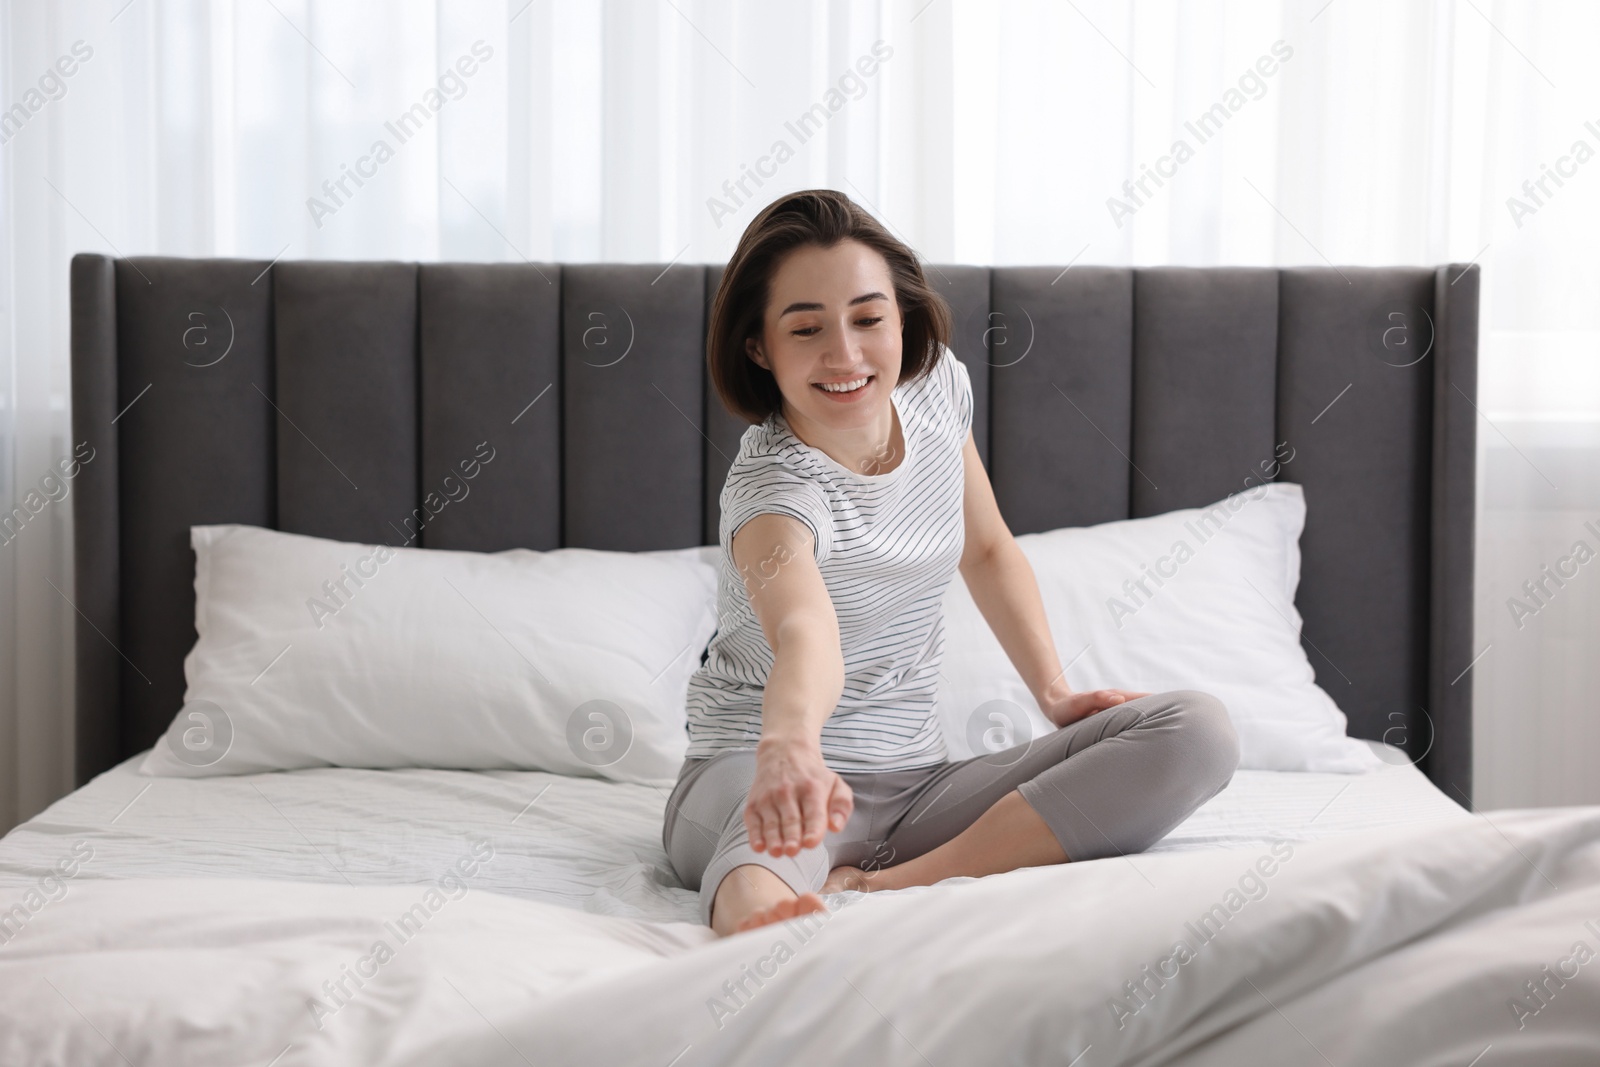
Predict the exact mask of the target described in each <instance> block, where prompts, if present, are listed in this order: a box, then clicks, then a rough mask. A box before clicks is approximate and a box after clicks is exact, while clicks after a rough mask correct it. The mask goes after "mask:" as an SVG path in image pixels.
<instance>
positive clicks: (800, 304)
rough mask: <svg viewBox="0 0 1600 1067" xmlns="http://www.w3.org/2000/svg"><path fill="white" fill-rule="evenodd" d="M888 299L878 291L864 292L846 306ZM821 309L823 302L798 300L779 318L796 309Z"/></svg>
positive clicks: (779, 316) (784, 310)
mask: <svg viewBox="0 0 1600 1067" xmlns="http://www.w3.org/2000/svg"><path fill="white" fill-rule="evenodd" d="M887 299H889V298H888V297H886V296H884V295H883V294H882V293H877V292H873V293H862V294H861V295H860V296H858V297H856V298H855V299H854V300H852V301H850V303H849V304H848V305H846V306H847V307H855V306H856V305H857V304H865V303H869V302H870V301H873V300H887ZM821 310H822V305H821V304H818V303H815V302H804V301H796V302H794V303H793V304H790V305H789V306H788V307H786V308H784V309H783V310H782V311H780V312H778V318H780V319H781V318H783V317H784V316H785V315H788V314H789V313H791V312H795V311H821Z"/></svg>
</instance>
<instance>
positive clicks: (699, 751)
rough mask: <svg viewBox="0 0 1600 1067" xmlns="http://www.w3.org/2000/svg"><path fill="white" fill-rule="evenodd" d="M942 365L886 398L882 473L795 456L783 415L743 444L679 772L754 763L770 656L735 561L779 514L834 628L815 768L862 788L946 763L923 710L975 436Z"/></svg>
mask: <svg viewBox="0 0 1600 1067" xmlns="http://www.w3.org/2000/svg"><path fill="white" fill-rule="evenodd" d="M939 356H940V358H939V359H938V360H937V361H935V363H934V366H933V368H932V370H931V371H930V372H929V373H927V374H925V375H924V376H923V377H921V378H920V379H918V380H916V381H912V382H902V383H900V384H899V385H896V386H895V388H894V390H893V392H892V393H891V398H892V401H893V403H894V406H895V410H896V411H898V412H899V415H900V426H901V433H902V435H903V437H904V438H905V455H904V456H903V457H901V460H900V464H899V465H898V466H897V467H895V468H894V469H893V470H890V471H889V472H888V473H885V474H861V473H856V472H854V471H851V470H849V469H848V468H846V467H844V466H843V465H841V464H839V463H837V462H835V461H834V460H833V459H832V458H831V457H829V456H828V455H827V453H825V452H823V451H821V450H820V449H816V448H812V447H811V446H810V445H807V444H805V443H804V442H802V441H801V440H800V439H799V438H798V437H796V436H795V435H794V433H793V431H791V430H790V429H789V426H788V423H787V422H786V421H785V420H784V418H783V416H782V415H776V414H775V415H772V416H771V417H769V418H768V419H767V420H766V421H765V422H762V423H760V424H758V425H754V426H751V427H750V428H749V429H747V430H746V431H745V433H744V437H743V439H742V440H741V441H740V443H739V454H738V456H736V457H735V458H734V461H733V465H732V467H731V468H730V469H729V471H728V480H727V483H726V484H725V485H724V486H723V489H722V498H721V499H722V523H721V530H720V539H721V544H722V556H721V567H720V572H719V576H718V581H717V631H716V633H715V634H714V635H713V637H712V638H711V644H710V647H709V648H708V649H707V652H706V656H705V660H704V662H703V663H702V664H701V666H700V668H699V670H697V671H696V672H695V674H694V675H693V677H691V678H690V680H689V689H688V729H689V747H688V753H687V754H688V755H689V756H690V757H698V756H711V755H714V754H716V753H718V752H721V751H723V750H724V749H730V748H752V747H754V746H755V744H756V742H757V741H759V740H760V739H761V698H762V690H763V689H764V687H765V685H766V681H767V676H768V673H769V672H770V671H771V669H772V662H773V654H772V648H771V647H770V646H769V645H768V644H767V638H766V634H765V633H764V632H763V631H762V629H761V621H760V619H758V618H757V617H756V615H755V612H754V611H753V610H752V608H751V606H750V598H749V595H748V594H747V592H746V591H745V585H744V581H743V580H742V579H741V577H740V575H739V571H738V568H737V565H736V564H735V563H734V560H733V548H732V545H733V536H734V534H735V533H737V532H738V530H739V528H740V527H741V526H743V525H744V523H745V522H747V521H748V520H749V519H751V518H753V517H755V516H756V515H760V514H763V513H767V512H776V513H778V514H783V515H789V516H792V517H794V518H796V519H799V520H800V521H801V522H803V523H805V524H806V526H808V527H809V528H810V529H811V535H812V538H813V540H814V542H815V555H816V560H817V564H818V569H819V570H820V571H821V573H822V579H823V581H824V582H825V583H826V584H827V587H828V593H829V595H830V596H831V597H832V599H833V608H834V614H835V615H836V616H837V617H838V620H839V644H840V649H841V651H842V652H843V654H844V673H845V679H844V691H843V693H842V695H841V696H840V698H839V704H838V706H837V707H836V708H835V709H834V711H833V713H832V715H830V716H829V718H828V721H827V722H826V723H825V724H824V725H823V727H822V755H823V759H824V761H825V762H826V763H827V765H828V766H829V767H830V768H832V769H833V770H835V771H854V772H860V771H892V770H904V769H909V768H913V767H926V766H931V765H934V764H939V763H943V762H945V761H946V759H947V758H948V750H947V749H946V748H945V741H944V735H943V733H941V732H940V729H939V720H938V717H937V716H936V714H935V711H934V703H935V697H936V692H937V689H938V684H937V683H938V678H939V665H940V663H941V662H942V660H943V656H944V615H943V611H942V607H943V599H944V593H945V589H946V587H947V586H948V585H949V584H950V581H951V579H952V578H954V576H955V574H956V570H957V566H958V564H959V563H960V561H961V552H962V548H963V545H964V541H965V528H964V524H963V512H962V495H963V492H962V491H963V488H964V485H965V480H964V466H963V461H962V447H963V446H964V445H965V443H966V440H967V430H968V428H969V427H970V426H971V425H972V383H971V380H970V379H969V378H968V377H967V369H966V367H965V366H964V365H962V363H961V362H960V361H959V360H957V359H956V357H955V355H954V353H952V352H951V351H950V350H949V349H948V348H942V349H941V350H940V354H939ZM774 565H775V566H776V565H781V564H780V563H777V562H776V561H775V563H774ZM758 571H759V569H758ZM767 573H768V574H769V575H770V573H771V572H770V570H768V571H767ZM760 576H761V575H760V573H759V572H758V573H756V574H754V575H753V576H752V580H755V581H759V580H760Z"/></svg>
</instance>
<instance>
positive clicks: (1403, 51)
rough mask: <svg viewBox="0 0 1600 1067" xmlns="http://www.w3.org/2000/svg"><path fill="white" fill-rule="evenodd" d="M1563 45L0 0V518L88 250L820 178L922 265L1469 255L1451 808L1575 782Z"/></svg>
mask: <svg viewBox="0 0 1600 1067" xmlns="http://www.w3.org/2000/svg"><path fill="white" fill-rule="evenodd" d="M1596 39H1600V9H1597V8H1596V7H1595V5H1593V4H1590V3H1588V2H1586V0H1567V2H1550V3H1542V4H1537V5H1534V4H1522V3H1513V2H1509V0H1409V2H1404V3H1401V2H1396V0H1331V2H1325V0H1305V2H1281V3H1268V2H1258V3H1249V2H1217V3H1185V4H1181V5H1180V4H1179V3H1178V2H1177V0H1167V2H1159V3H1154V2H1149V3H1147V2H1137V3H1132V4H1129V3H1125V2H1120V0H1074V2H1073V3H1061V2H1057V0H1038V2H1025V0H1010V2H1002V3H990V2H980V0H879V2H874V3H869V2H855V3H852V2H847V0H817V2H815V3H812V4H799V3H793V4H782V5H777V4H765V3H758V2H756V0H609V2H604V3H601V2H598V0H596V2H592V3H563V2H557V0H532V2H531V3H530V2H529V0H450V2H448V3H446V2H444V0H437V2H428V0H408V2H399V3H396V2H392V0H382V2H378V0H371V2H355V0H337V2H336V0H216V2H210V3H208V2H204V0H57V2H46V0H0V85H3V91H0V107H4V108H6V109H8V110H7V111H6V113H5V116H6V117H5V120H4V121H5V124H4V125H3V138H4V143H3V147H0V190H3V193H4V196H3V204H4V207H3V211H0V501H3V502H5V503H6V505H7V507H8V508H10V507H16V506H21V505H23V504H24V502H25V501H26V500H28V499H29V498H28V493H29V491H30V490H31V489H34V488H37V487H39V486H40V484H41V479H43V478H45V477H47V476H48V475H49V474H50V472H51V471H52V470H53V469H56V465H57V463H58V461H60V460H62V459H63V458H64V457H67V456H68V455H69V454H70V453H71V451H72V445H73V442H72V441H71V438H70V423H69V395H70V394H69V381H68V359H67V352H68V348H67V342H68V314H67V313H68V304H67V266H68V261H69V259H70V257H71V255H72V253H74V252H76V251H80V250H98V251H104V252H108V253H112V254H119V255H135V254H158V253H159V254H169V255H191V256H202V255H218V256H252V257H261V258H264V259H273V258H276V257H280V256H281V257H285V258H308V257H343V258H363V259H367V258H401V259H459V260H520V259H523V258H527V259H534V260H563V261H582V260H633V261H651V262H667V261H669V260H676V261H679V262H716V261H720V260H722V259H725V258H726V256H727V254H728V252H729V250H730V249H731V247H732V245H733V242H734V241H735V240H736V238H737V236H738V233H739V232H740V230H741V229H742V227H743V225H744V224H745V223H746V222H748V221H749V219H750V218H751V216H752V214H753V213H754V211H755V210H756V209H758V208H759V206H760V205H761V204H763V203H765V202H767V201H768V200H770V199H771V198H772V197H773V196H775V195H777V194H778V193H781V192H783V191H785V190H790V189H796V188H805V187H811V186H819V185H827V186H833V187H835V188H839V189H841V190H843V191H845V192H847V193H849V194H850V195H852V196H854V197H856V198H857V199H858V200H860V201H862V202H863V203H864V204H866V205H867V206H868V207H869V208H871V209H872V210H873V211H874V212H876V213H877V214H878V215H879V216H880V217H881V218H882V219H883V220H884V221H886V222H887V223H888V224H889V225H890V226H891V227H893V228H894V229H895V230H896V231H898V232H899V233H900V234H901V235H902V236H903V237H905V239H907V240H908V241H909V242H910V243H911V244H913V245H914V246H915V247H916V248H918V249H919V250H920V251H921V252H922V253H923V254H924V255H925V256H926V257H927V258H928V259H930V260H932V261H935V262H947V261H960V262H974V263H993V264H1021V263H1046V264H1061V265H1065V264H1067V263H1069V262H1077V263H1084V264H1088V263H1104V264H1136V265H1145V264H1156V263H1180V264H1196V265H1203V264H1220V263H1229V264H1302V263H1303V264H1320V263H1327V262H1332V263H1337V264H1397V263H1404V264H1436V263H1441V262H1444V261H1447V260H1460V261H1467V260H1474V261H1476V262H1478V263H1480V264H1482V266H1483V269H1484V288H1483V314H1482V330H1483V334H1482V359H1483V364H1482V381H1481V392H1480V396H1479V397H1478V398H1477V403H1478V406H1479V407H1480V408H1481V409H1482V412H1483V419H1482V420H1481V421H1480V424H1479V438H1480V441H1481V450H1482V455H1481V463H1480V470H1481V478H1480V497H1479V500H1480V505H1479V506H1480V511H1479V561H1480V562H1479V595H1478V601H1479V604H1478V613H1477V615H1478V617H1477V641H1476V647H1477V649H1479V650H1484V651H1483V655H1482V658H1481V659H1480V660H1478V662H1477V664H1476V666H1475V667H1474V668H1473V669H1472V671H1471V672H1470V674H1469V675H1468V677H1466V678H1463V679H1462V682H1461V684H1472V685H1474V686H1475V690H1476V695H1477V703H1478V709H1479V711H1478V720H1479V722H1478V730H1479V732H1478V752H1479V755H1478V768H1477V769H1478V797H1477V799H1478V803H1479V805H1480V806H1485V807H1487V806H1502V805H1510V804H1535V803H1565V802H1578V801H1591V802H1592V801H1600V792H1596V787H1595V786H1594V785H1593V782H1594V781H1595V776H1594V775H1593V774H1592V773H1591V772H1590V768H1589V767H1588V766H1587V765H1586V761H1592V760H1593V758H1594V754H1595V753H1596V752H1600V698H1597V697H1596V693H1597V691H1600V667H1597V666H1596V661H1597V659H1600V657H1596V656H1595V655H1594V654H1593V652H1594V649H1595V647H1596V645H1597V644H1600V620H1597V614H1600V563H1595V564H1585V565H1581V566H1579V567H1578V571H1577V574H1576V576H1575V577H1572V578H1570V579H1567V580H1566V581H1565V584H1563V585H1561V586H1555V585H1554V584H1553V583H1547V584H1546V589H1547V590H1550V591H1549V592H1547V593H1545V594H1543V595H1542V596H1540V597H1538V598H1537V599H1534V598H1530V597H1529V595H1528V594H1527V593H1526V592H1524V591H1523V589H1522V585H1523V583H1524V582H1525V581H1535V582H1537V581H1539V580H1540V579H1541V577H1542V574H1541V568H1542V567H1544V566H1545V565H1547V564H1548V565H1550V566H1551V567H1556V566H1558V563H1559V560H1560V558H1561V557H1563V556H1566V555H1568V554H1569V553H1570V552H1571V551H1572V550H1573V547H1574V545H1575V543H1576V542H1578V541H1586V542H1587V543H1588V544H1589V546H1590V547H1591V548H1593V549H1597V550H1600V537H1597V536H1596V534H1595V533H1594V532H1592V531H1590V530H1589V529H1587V528H1586V527H1585V526H1584V522H1585V521H1588V520H1595V521H1596V526H1597V527H1600V300H1597V299H1596V298H1597V296H1600V268H1597V256H1596V255H1595V251H1596V249H1597V248H1600V240H1597V238H1600V225H1597V223H1600V161H1591V157H1593V156H1594V154H1595V152H1596V151H1597V150H1600V92H1597V91H1596V90H1597V89H1600V69H1597V65H1596V64H1595V63H1594V62H1593V59H1592V56H1590V55H1589V54H1588V53H1589V50H1590V49H1591V48H1592V45H1593V42H1594V41H1595V40H1596ZM80 42H81V43H80ZM58 63H59V64H60V65H59V66H58V65H57V64H58ZM68 69H70V70H71V71H72V73H71V74H70V75H68V74H65V73H62V72H63V71H66V70H68ZM467 71H470V73H467ZM434 93H437V94H438V95H437V96H433V95H431V94H434ZM433 104H441V106H438V107H437V108H435V107H433V106H432V105H433ZM417 105H421V106H420V108H419V107H418V106H417ZM1216 105H1221V106H1222V111H1220V112H1219V111H1216V110H1214V109H1215V107H1216ZM19 107H20V109H21V110H20V111H19V110H18V108H19ZM1208 114H1210V116H1211V118H1210V120H1209V123H1202V121H1201V120H1202V119H1203V117H1205V116H1206V115H1208ZM407 115H410V116H411V118H410V120H409V121H408V122H406V123H402V122H401V120H402V118H403V117H405V116H407ZM1190 124H1193V130H1191V125H1190ZM391 127H392V128H391ZM1202 135H1203V136H1202ZM1179 140H1183V141H1184V142H1186V144H1187V146H1188V149H1189V151H1188V152H1187V153H1184V152H1182V151H1180V150H1178V149H1177V147H1176V144H1175V142H1177V141H1179ZM379 142H383V143H384V146H385V149H386V151H385V150H383V149H380V148H379V146H378V143H379ZM1579 142H1582V143H1583V147H1582V148H1580V147H1579V144H1578V143H1579ZM1164 157H1165V158H1164ZM1180 157H1181V158H1180ZM1147 167H1148V168H1151V169H1153V170H1156V171H1158V172H1161V173H1162V174H1164V175H1165V176H1164V177H1162V178H1161V180H1160V182H1159V183H1157V182H1156V181H1155V180H1154V179H1152V178H1149V177H1147V174H1146V168H1147ZM351 170H354V171H356V172H358V176H360V182H359V183H358V182H357V181H356V179H354V178H350V177H348V173H349V171H351ZM1552 171H1554V172H1556V173H1555V176H1554V177H1551V176H1550V175H1551V172H1552ZM1141 178H1143V179H1144V184H1143V187H1142V189H1141V187H1140V186H1139V185H1137V184H1133V185H1132V187H1131V189H1129V188H1125V187H1124V183H1125V182H1130V183H1138V182H1139V180H1140V179H1141ZM341 179H342V187H341ZM1557 179H1559V180H1557ZM1525 182H1527V183H1529V185H1528V186H1524V183H1525ZM325 183H326V184H325ZM1530 190H1531V191H1530ZM1136 193H1137V197H1136V196H1135V194H1136ZM1113 197H1114V198H1118V199H1119V200H1121V201H1122V206H1121V207H1120V208H1119V207H1116V206H1115V205H1111V204H1108V200H1109V199H1110V198H1113ZM1513 197H1515V198H1517V200H1518V201H1520V202H1521V204H1522V205H1523V206H1522V207H1518V206H1517V205H1516V204H1512V203H1508V199H1509V198H1513ZM39 499H40V497H39V496H37V495H36V496H34V497H33V498H32V501H33V502H34V503H37V502H38V500H39ZM71 513H72V500H71V497H70V495H69V496H68V497H66V499H64V500H62V501H61V502H59V503H48V504H47V506H45V507H43V508H42V510H41V511H40V512H39V514H37V515H33V516H31V518H30V519H29V521H27V523H26V525H25V526H24V527H23V528H22V529H21V531H20V534H19V535H18V536H16V537H14V538H11V539H10V540H8V541H7V543H5V544H3V545H0V826H7V825H10V824H11V823H12V822H13V821H15V820H16V819H20V818H23V817H26V816H27V815H29V814H31V813H32V812H34V811H36V810H38V809H39V808H41V807H42V806H43V805H45V804H46V803H48V802H49V801H50V800H51V799H53V798H54V797H56V796H58V795H60V794H61V793H63V792H65V791H66V790H67V789H68V788H69V785H70V781H71V771H70V768H71V757H70V747H71V744H72V726H71V717H72V716H71V701H72V682H71V660H72V656H71V647H72V633H73V617H74V610H73V608H72V606H71V605H70V603H69V598H70V597H71V596H72V591H73V590H72V582H71V548H70V546H71V531H72V519H71ZM1567 566H1568V569H1570V568H1571V567H1572V566H1573V564H1568V565H1567ZM1514 597H1519V598H1521V600H1522V601H1523V603H1524V605H1525V607H1527V608H1536V609H1537V610H1536V611H1531V612H1530V611H1526V610H1524V611H1516V610H1515V609H1514V608H1513V607H1512V605H1511V600H1512V598H1514Z"/></svg>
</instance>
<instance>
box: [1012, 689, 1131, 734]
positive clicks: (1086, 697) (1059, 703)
mask: <svg viewBox="0 0 1600 1067" xmlns="http://www.w3.org/2000/svg"><path fill="white" fill-rule="evenodd" d="M1149 695H1150V694H1149V693H1135V692H1133V691H1132V690H1129V689H1086V690H1084V691H1083V692H1082V693H1069V694H1067V695H1066V696H1064V697H1059V698H1057V699H1056V700H1053V701H1050V702H1047V703H1045V704H1041V705H1040V706H1039V710H1040V711H1042V712H1044V716H1045V718H1047V719H1049V720H1050V721H1051V722H1053V723H1055V724H1056V726H1057V727H1058V728H1059V727H1062V726H1068V725H1070V724H1072V723H1075V722H1077V721H1078V720H1079V719H1083V718H1087V717H1088V716H1090V715H1093V714H1094V713H1095V712H1097V711H1104V710H1106V709H1107V708H1114V707H1116V706H1117V705H1118V704H1121V703H1123V702H1124V701H1128V700H1136V699H1138V698H1139V697H1147V696H1149Z"/></svg>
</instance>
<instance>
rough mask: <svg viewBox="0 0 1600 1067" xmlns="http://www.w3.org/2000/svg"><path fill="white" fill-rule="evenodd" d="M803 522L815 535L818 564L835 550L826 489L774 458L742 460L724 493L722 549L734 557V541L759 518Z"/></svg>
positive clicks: (738, 463) (733, 472)
mask: <svg viewBox="0 0 1600 1067" xmlns="http://www.w3.org/2000/svg"><path fill="white" fill-rule="evenodd" d="M766 514H778V515H788V516H790V517H791V518H795V519H799V520H800V521H801V522H803V523H805V524H806V527H807V528H808V529H810V531H811V539H812V555H813V556H815V558H816V561H817V563H819V564H820V563H822V561H823V560H825V559H827V558H828V553H829V552H830V551H832V549H833V512H832V511H831V510H830V509H829V507H828V501H827V498H826V497H825V496H824V495H823V492H822V487H821V486H819V485H817V483H816V482H814V481H812V480H811V479H809V478H806V477H804V476H803V475H801V474H799V473H798V472H796V471H794V470H792V469H791V468H789V467H787V466H785V465H784V463H783V462H782V461H781V460H780V459H779V458H778V457H777V456H772V455H767V456H754V457H747V456H741V457H739V462H737V463H736V464H735V465H734V467H733V469H732V470H730V471H729V472H728V481H727V484H726V486H725V487H724V488H723V490H722V537H721V540H722V548H723V551H725V552H727V553H728V556H729V558H730V559H731V558H732V556H733V537H734V535H735V534H737V533H738V532H739V528H740V527H741V526H743V525H744V524H745V523H747V522H749V521H750V520H751V519H753V518H755V517H756V516H757V515H766Z"/></svg>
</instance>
